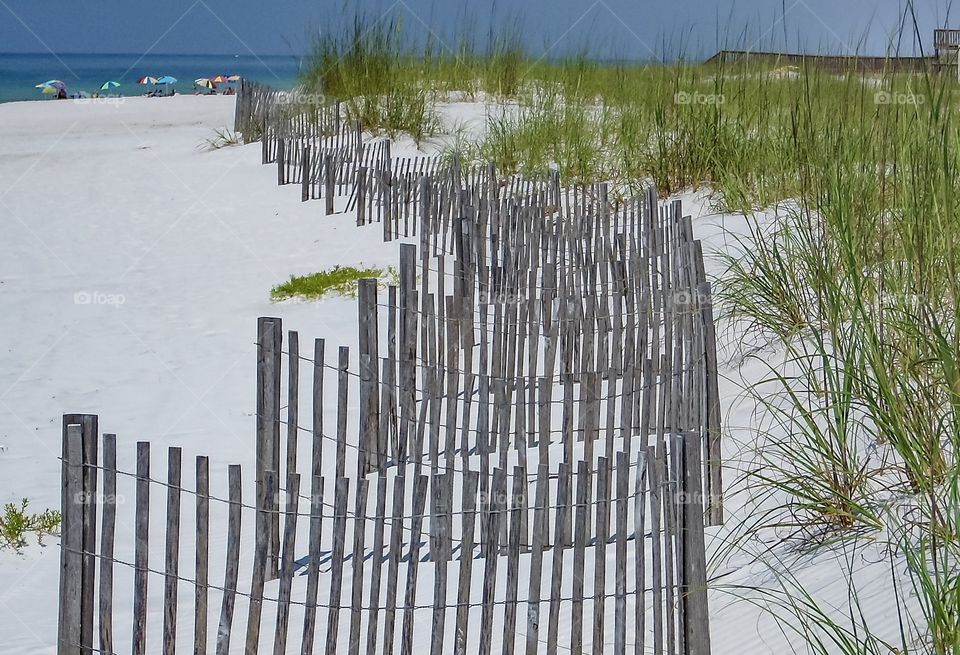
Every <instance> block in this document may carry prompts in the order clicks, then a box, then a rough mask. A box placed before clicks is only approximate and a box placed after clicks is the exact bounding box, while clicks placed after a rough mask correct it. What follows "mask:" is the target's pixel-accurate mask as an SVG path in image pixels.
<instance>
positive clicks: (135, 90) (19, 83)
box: [0, 53, 301, 102]
mask: <svg viewBox="0 0 960 655" xmlns="http://www.w3.org/2000/svg"><path fill="white" fill-rule="evenodd" d="M300 66H301V60H300V59H299V58H298V57H295V56H293V55H289V56H277V55H271V56H265V57H256V56H253V55H146V56H142V55H136V54H130V55H123V54H110V55H82V54H58V55H53V54H3V53H0V102H11V101H14V100H43V99H47V98H49V97H50V96H44V95H43V94H42V93H41V92H40V90H39V89H36V88H34V87H35V85H37V84H40V83H42V82H46V81H47V80H51V79H57V80H61V81H63V82H64V83H65V84H66V85H67V91H68V93H71V94H74V93H78V92H81V91H82V92H86V93H91V92H93V91H98V90H99V89H100V86H101V85H102V84H103V83H104V82H106V81H108V80H112V81H115V82H119V83H120V86H119V87H118V88H116V89H111V90H110V93H119V94H122V95H141V94H143V93H145V92H146V91H147V89H148V87H145V86H142V85H139V84H137V80H138V79H140V78H141V77H144V76H148V75H149V76H153V77H157V78H159V77H162V76H164V75H170V76H171V77H175V78H177V83H176V84H175V85H171V86H172V87H174V88H175V89H176V90H177V92H178V93H193V90H194V84H193V81H194V80H195V79H197V78H201V77H215V76H216V75H240V76H242V77H244V78H246V79H253V80H257V81H259V82H263V83H264V84H269V85H270V86H273V87H276V88H280V89H289V88H292V87H293V86H294V84H295V83H296V80H297V76H298V74H299V71H300ZM168 88H169V87H168Z"/></svg>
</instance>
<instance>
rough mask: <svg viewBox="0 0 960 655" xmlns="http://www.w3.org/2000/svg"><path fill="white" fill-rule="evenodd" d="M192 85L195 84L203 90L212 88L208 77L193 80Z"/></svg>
mask: <svg viewBox="0 0 960 655" xmlns="http://www.w3.org/2000/svg"><path fill="white" fill-rule="evenodd" d="M193 83H194V84H196V85H197V86H199V87H202V88H204V89H212V88H213V82H211V81H210V78H208V77H201V78H199V79H196V80H194V81H193Z"/></svg>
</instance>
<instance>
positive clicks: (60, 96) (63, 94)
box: [57, 86, 67, 100]
mask: <svg viewBox="0 0 960 655" xmlns="http://www.w3.org/2000/svg"><path fill="white" fill-rule="evenodd" d="M66 99H67V90H66V89H65V88H63V87H62V86H61V87H60V88H59V89H58V90H57V100H66Z"/></svg>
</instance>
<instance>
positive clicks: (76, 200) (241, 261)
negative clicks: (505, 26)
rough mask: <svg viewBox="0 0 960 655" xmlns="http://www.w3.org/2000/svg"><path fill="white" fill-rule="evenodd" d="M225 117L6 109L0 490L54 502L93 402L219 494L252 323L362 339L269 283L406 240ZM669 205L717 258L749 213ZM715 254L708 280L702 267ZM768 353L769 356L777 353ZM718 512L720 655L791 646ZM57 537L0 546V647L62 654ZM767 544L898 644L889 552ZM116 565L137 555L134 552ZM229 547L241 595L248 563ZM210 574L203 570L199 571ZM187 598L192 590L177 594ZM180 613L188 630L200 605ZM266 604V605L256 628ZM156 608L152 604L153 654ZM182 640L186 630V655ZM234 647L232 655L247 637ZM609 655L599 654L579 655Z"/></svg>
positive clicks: (761, 570) (1, 156)
mask: <svg viewBox="0 0 960 655" xmlns="http://www.w3.org/2000/svg"><path fill="white" fill-rule="evenodd" d="M233 111H234V99H233V98H232V97H223V96H218V97H194V96H180V97H174V98H165V99H147V98H125V99H122V101H111V102H106V101H104V102H81V103H76V102H70V101H61V102H23V103H9V104H0V225H2V228H3V234H2V238H0V343H2V344H3V348H2V350H0V370H2V371H3V372H4V375H3V383H2V386H0V502H13V501H18V500H19V499H20V498H22V497H26V498H29V499H30V503H31V508H32V509H34V510H41V509H44V508H47V507H51V508H56V507H58V505H59V502H60V462H59V460H58V457H59V455H60V448H61V424H60V422H61V414H63V413H66V412H91V413H97V414H99V416H100V429H101V431H103V432H110V433H116V434H117V435H118V447H119V459H120V460H121V461H125V462H132V461H133V459H134V451H135V442H136V441H137V440H149V441H151V442H152V444H153V446H154V448H155V451H159V450H160V449H161V448H164V447H166V446H182V447H183V448H184V456H185V464H184V467H185V469H186V470H187V471H190V470H191V467H192V457H193V455H195V454H201V453H202V454H207V455H209V456H210V458H211V473H212V480H211V487H212V488H213V489H217V490H221V489H224V488H225V486H224V481H225V471H224V468H223V465H225V464H227V463H239V464H242V465H244V471H245V473H246V472H247V471H248V470H249V471H252V470H253V468H252V465H253V463H254V427H255V417H254V412H255V409H254V408H255V393H254V392H255V388H254V370H255V345H254V339H255V335H256V319H257V317H258V316H279V317H281V318H282V319H283V322H284V328H285V329H295V330H299V331H300V335H301V349H306V348H309V347H311V344H312V339H313V338H314V337H323V338H325V339H326V340H327V343H328V344H331V345H328V354H327V357H328V358H330V357H333V356H335V355H331V354H330V353H331V351H332V350H333V348H334V347H335V346H336V345H340V344H344V345H354V344H355V343H356V339H357V337H356V333H357V318H356V303H355V301H353V300H349V299H337V298H334V299H325V300H323V301H320V302H311V303H305V302H301V303H297V302H284V303H273V302H271V300H270V295H269V292H270V289H271V287H272V286H274V285H275V284H277V283H279V282H282V281H284V280H286V279H287V278H288V277H289V276H290V275H291V274H303V273H309V272H314V271H317V270H320V269H323V268H329V267H331V266H334V265H336V264H352V265H357V264H359V263H363V264H371V265H374V264H375V265H381V266H388V265H394V266H395V265H396V264H397V259H398V244H397V242H393V243H383V242H382V240H381V238H380V234H379V233H378V229H379V228H378V226H376V225H374V226H369V227H366V228H358V227H356V225H355V216H354V215H353V214H352V213H345V212H341V213H338V214H336V215H335V216H332V217H327V216H324V214H323V203H322V202H307V203H302V202H301V201H300V194H299V190H297V189H292V188H288V187H278V186H277V184H276V181H277V180H276V170H275V169H274V168H272V167H264V166H261V164H260V146H259V144H251V145H242V146H236V147H226V148H222V149H219V150H208V149H206V148H205V147H204V146H205V143H204V142H205V139H209V138H213V137H214V130H215V129H217V128H223V127H229V126H232V122H233ZM482 111H483V108H482V106H477V105H463V106H457V107H454V108H452V109H450V108H448V109H446V110H445V112H447V113H450V114H453V115H456V116H458V117H460V118H467V119H468V118H471V117H472V116H476V115H482ZM403 147H404V148H407V149H410V151H411V153H412V151H413V149H414V146H413V145H412V144H411V143H406V145H404V146H403ZM682 199H683V201H684V210H685V213H690V214H692V215H693V217H694V229H695V232H696V236H697V237H698V238H700V239H703V240H704V250H705V252H706V253H707V254H708V257H709V254H710V253H711V252H716V251H717V250H719V249H722V248H727V247H730V243H731V239H730V236H729V235H727V234H725V233H724V231H723V228H722V227H721V226H725V228H726V229H728V230H731V231H734V232H735V231H737V230H738V229H740V227H741V226H742V219H738V217H735V216H717V215H712V214H710V213H709V210H708V209H707V205H706V203H705V202H704V201H703V198H702V197H700V196H696V195H692V194H688V195H684V196H683V197H682ZM708 266H709V267H710V273H711V274H714V275H716V274H718V273H719V268H718V264H717V263H716V262H715V261H713V260H712V259H710V261H708ZM720 334H721V336H722V337H723V338H724V339H725V340H726V343H725V344H724V345H725V347H723V348H722V356H721V360H722V361H721V363H722V365H723V366H722V368H721V372H720V377H721V394H722V396H723V402H724V407H723V410H724V426H725V446H724V447H725V458H726V459H727V461H728V462H729V468H728V470H727V471H725V478H726V484H727V486H728V488H730V489H732V490H734V491H736V490H737V488H738V485H742V479H741V474H742V473H743V470H742V466H741V464H740V463H739V462H740V461H741V459H748V458H749V453H750V452H751V449H752V447H753V439H754V436H753V434H752V431H751V430H750V428H749V427H748V426H750V425H752V424H754V423H755V417H754V411H755V407H753V406H752V405H749V404H744V403H743V402H741V401H740V398H741V396H742V388H743V384H744V380H746V381H747V382H750V381H756V380H758V379H760V376H762V375H763V374H764V373H765V371H764V368H763V366H761V365H760V364H759V363H757V362H752V363H748V364H747V365H746V366H741V365H740V362H738V361H736V360H735V359H734V351H735V349H734V347H733V346H736V345H737V335H735V334H730V333H729V332H728V331H725V330H721V332H720ZM765 356H766V359H767V361H768V363H771V364H775V363H776V361H777V357H778V353H776V352H769V353H765ZM307 375H308V374H307V373H304V376H305V377H304V382H303V383H302V385H303V387H304V388H309V387H308V382H307V380H308V379H309V378H308V377H307ZM330 386H333V385H330ZM329 391H330V393H331V398H333V397H334V394H335V390H333V389H331V390H329ZM305 447H307V446H305ZM162 456H163V453H161V452H156V454H155V458H156V459H155V462H157V464H156V466H157V467H158V468H157V470H156V471H155V473H156V475H155V477H162V476H163V474H164V471H163V470H162V469H161V468H160V465H161V462H162V461H164V460H163V459H162ZM124 484H127V483H126V482H125V483H124ZM127 488H129V485H128V486H127ZM245 489H247V490H249V486H247V487H245ZM244 500H245V501H248V502H252V498H245V499H244ZM118 502H119V503H120V509H119V512H120V519H119V521H118V530H120V531H124V530H129V529H131V528H130V516H131V513H132V507H130V504H131V503H132V499H131V498H127V499H126V501H124V500H123V499H118ZM124 502H126V504H124ZM152 502H153V504H154V506H155V507H156V508H157V516H160V515H161V514H162V508H163V502H164V499H163V498H162V497H160V496H159V494H158V495H156V496H155V497H154V498H153V499H152ZM186 502H187V501H186V500H185V503H186ZM191 511H192V510H191ZM727 512H728V517H729V519H728V524H727V525H726V526H724V527H723V528H711V529H708V531H707V542H708V557H709V558H711V562H712V568H711V571H710V572H711V574H712V575H713V576H714V582H713V584H712V587H713V588H712V590H711V591H710V603H711V617H710V618H711V626H712V635H713V642H714V652H715V653H720V654H723V653H739V654H741V655H747V654H750V653H782V652H789V650H790V649H791V648H797V649H798V650H799V652H804V649H803V646H802V644H803V639H802V636H801V635H793V634H784V633H783V632H781V630H780V629H779V628H778V627H777V626H776V623H775V621H774V618H773V616H772V615H771V614H770V613H769V612H766V611H764V610H763V609H762V608H761V607H759V606H758V603H756V602H753V601H751V600H749V599H745V598H744V596H745V595H746V593H747V592H745V591H742V588H743V586H745V585H752V586H756V585H763V584H768V583H769V584H775V583H774V580H773V576H771V575H770V571H769V569H768V568H767V567H766V566H764V565H761V564H757V563H751V564H749V565H748V566H744V564H745V563H747V562H748V561H749V558H748V557H747V556H746V555H744V554H740V555H736V556H734V557H732V558H731V557H730V553H729V552H728V546H729V540H730V539H731V538H733V537H737V536H739V533H740V532H741V531H742V527H743V525H745V524H748V522H749V518H750V517H749V516H745V515H744V514H745V509H744V500H743V498H742V497H740V496H737V495H731V496H730V497H729V500H728V505H727ZM190 516H192V514H191V515H190ZM186 520H190V519H189V518H188V519H186ZM212 520H213V521H214V523H213V525H214V533H213V535H212V538H211V551H212V552H222V548H223V543H224V542H223V537H222V535H221V534H220V532H222V526H223V516H222V515H221V514H216V515H214V516H213V518H212ZM217 526H220V531H218V528H217ZM187 532H189V531H187ZM185 535H186V533H185ZM127 536H129V535H127ZM151 538H152V539H153V540H155V544H156V547H155V548H153V549H152V552H151V565H152V566H154V567H155V568H158V569H160V568H162V561H163V560H162V557H163V548H162V539H163V535H162V531H161V530H160V528H159V527H157V528H156V529H155V530H154V532H153V533H152V535H151ZM186 539H187V537H186V536H185V541H184V548H188V547H189V543H188V541H186ZM57 541H58V540H57V539H56V538H48V539H46V540H45V544H44V545H43V546H42V547H41V546H38V545H36V544H34V543H31V545H30V546H29V547H28V548H25V549H24V550H23V552H21V553H17V552H14V551H13V550H10V549H0V609H2V610H3V611H4V615H5V616H9V617H13V618H12V622H11V621H8V620H5V621H4V624H3V625H2V627H0V634H2V644H3V645H2V648H0V650H2V651H3V653H6V654H10V655H19V654H27V653H31V654H33V653H52V652H55V650H56V629H57V591H58V574H59V570H58V563H59V549H58V547H57ZM128 541H130V540H129V539H125V540H124V543H126V542H128ZM303 544H304V545H303V548H304V549H305V548H306V545H305V544H306V542H305V541H304V542H303ZM118 548H119V546H118ZM750 550H751V551H757V550H759V545H758V544H755V543H751V546H750ZM770 553H771V554H772V555H773V556H774V557H773V558H772V559H777V558H783V559H785V560H789V561H790V570H791V571H792V573H793V574H794V575H796V576H797V578H798V580H800V581H802V582H803V583H804V584H805V585H806V586H807V588H808V590H810V591H811V593H813V594H814V595H815V596H816V598H817V599H818V600H819V601H820V602H821V603H822V604H823V606H824V607H825V608H831V611H832V612H834V613H836V615H837V616H838V617H840V618H842V617H843V615H844V612H845V608H846V607H849V603H848V598H847V594H848V593H849V591H850V587H849V585H848V582H847V581H846V580H845V579H844V578H843V576H841V575H840V574H839V573H838V565H837V562H840V561H843V558H844V557H850V558H852V559H853V560H854V562H855V569H856V570H857V571H858V573H857V575H856V576H855V578H856V580H857V581H858V582H859V583H861V584H862V586H860V588H859V589H858V591H859V592H860V596H861V598H860V600H861V602H860V607H861V608H863V609H864V610H865V611H867V612H872V613H874V616H872V617H871V621H872V622H873V624H874V625H877V626H880V625H883V623H884V621H886V622H887V623H888V624H889V626H890V634H891V635H896V634H897V626H896V622H897V609H896V606H895V604H894V601H893V599H892V598H891V597H890V596H889V594H888V591H889V570H890V566H891V563H890V562H889V561H887V560H885V559H884V556H883V553H882V552H880V550H879V548H877V549H876V552H874V551H873V550H871V547H869V546H867V547H865V550H864V551H863V552H856V553H839V552H831V551H829V550H822V551H820V552H819V553H818V554H816V555H815V556H812V557H810V558H804V557H802V556H800V555H798V554H797V553H796V552H792V551H787V550H784V549H779V547H778V546H777V545H771V551H770ZM304 554H305V553H304ZM116 556H117V558H118V559H121V560H124V559H126V560H128V561H129V560H130V558H131V557H132V555H131V552H130V551H129V550H123V551H122V552H121V551H120V550H118V552H117V554H116ZM241 557H242V561H241V582H240V584H241V587H243V586H244V584H245V583H244V581H245V580H247V579H248V578H247V576H249V570H250V566H249V563H248V562H249V560H248V558H249V553H247V552H242V553H241ZM610 557H611V558H612V557H613V552H612V549H611V550H610ZM895 564H896V563H895ZM610 566H613V560H612V559H611V561H610ZM121 568H123V567H118V571H117V580H116V590H117V591H116V593H115V605H116V606H117V608H118V609H117V613H116V616H117V619H116V622H117V627H116V633H117V635H118V642H119V643H126V640H127V639H128V638H129V633H130V626H129V624H128V621H127V617H128V616H129V613H130V609H129V607H126V606H127V605H128V604H129V601H128V598H129V592H128V590H129V589H130V587H129V586H128V585H129V583H130V575H129V572H128V571H126V570H123V571H121V570H120V569H121ZM222 574H223V572H222V571H221V570H219V569H217V570H214V571H212V572H211V578H212V581H214V582H218V581H219V580H222ZM424 575H426V574H424ZM874 583H875V586H874ZM295 584H296V585H301V584H303V580H301V579H297V580H296V582H295ZM906 584H907V585H909V582H907V583H906ZM268 585H276V582H271V583H268ZM424 586H425V587H427V588H429V586H430V585H429V584H428V583H427V582H425V583H424ZM159 587H160V585H154V588H151V594H154V593H156V594H159V593H161V591H162V590H161V589H159ZM273 591H274V593H275V590H273ZM181 593H182V594H184V598H185V599H186V598H188V597H192V596H190V595H191V594H192V591H191V590H190V589H188V588H186V586H184V588H183V589H182V590H181ZM324 593H325V592H324ZM905 593H909V590H905ZM211 598H212V599H211V606H213V605H214V604H218V603H219V597H218V595H217V594H214V595H213V596H212V597H211ZM183 606H184V607H185V609H184V612H185V614H184V617H183V618H184V623H183V625H185V626H188V625H190V622H189V621H190V620H192V614H188V613H187V612H188V610H189V604H188V603H186V602H185V603H183ZM154 607H156V608H159V605H155V606H154ZM245 612H246V604H245V603H243V602H240V603H239V604H238V610H237V617H238V619H237V623H235V625H240V626H242V625H243V621H244V618H245ZM271 612H273V609H272V608H265V614H264V621H265V625H266V624H268V623H267V622H269V621H270V620H271V616H272V615H271ZM211 614H216V612H211ZM159 620H160V617H159V614H151V616H150V621H151V623H150V631H151V632H150V637H149V639H150V641H149V643H150V644H151V646H150V648H149V650H150V651H151V652H154V649H155V648H157V647H158V644H159ZM212 620H213V619H212ZM296 621H297V619H296V618H295V619H294V625H296V624H297V623H296ZM189 632H190V631H189V630H187V629H186V628H184V629H183V630H181V635H180V637H181V641H182V643H181V646H182V647H183V649H184V650H185V651H186V650H189V648H190V645H191V643H192V642H191V641H190V639H191V635H190V634H189ZM266 632H269V630H267V631H266ZM500 638H501V637H500V636H499V635H496V636H495V638H494V641H495V644H494V648H495V649H498V648H499V645H498V643H496V642H497V641H498V640H499V639H500ZM264 639H265V640H266V639H267V636H265V637H264ZM562 641H563V639H562V638H561V642H562ZM265 643H266V642H265ZM791 644H792V646H791ZM295 645H296V644H294V643H293V640H292V641H291V648H293V647H294V646H295ZM234 647H235V648H236V649H241V650H242V640H240V639H237V640H235V642H234ZM603 650H604V649H603V648H602V646H601V645H599V644H597V645H594V648H593V650H592V651H591V652H596V653H599V652H602V651H603ZM238 652H239V650H238ZM497 652H499V650H498V651H497Z"/></svg>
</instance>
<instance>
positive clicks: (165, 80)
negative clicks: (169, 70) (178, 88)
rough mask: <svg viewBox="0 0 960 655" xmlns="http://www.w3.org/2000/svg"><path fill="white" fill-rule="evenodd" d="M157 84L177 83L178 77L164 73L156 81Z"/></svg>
mask: <svg viewBox="0 0 960 655" xmlns="http://www.w3.org/2000/svg"><path fill="white" fill-rule="evenodd" d="M156 83H157V84H176V83H177V78H175V77H171V76H169V75H164V76H163V77H161V78H160V79H159V80H157V82H156Z"/></svg>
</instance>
